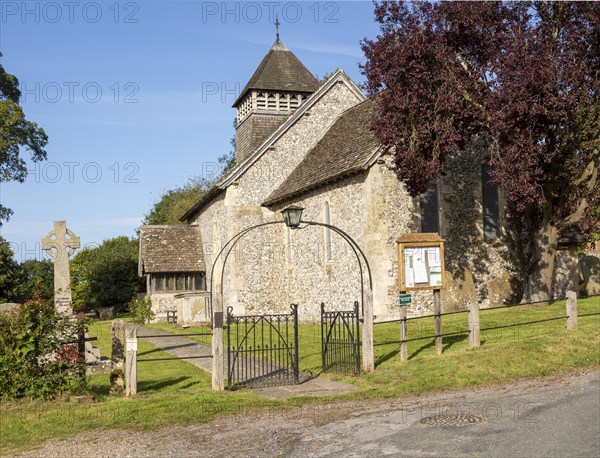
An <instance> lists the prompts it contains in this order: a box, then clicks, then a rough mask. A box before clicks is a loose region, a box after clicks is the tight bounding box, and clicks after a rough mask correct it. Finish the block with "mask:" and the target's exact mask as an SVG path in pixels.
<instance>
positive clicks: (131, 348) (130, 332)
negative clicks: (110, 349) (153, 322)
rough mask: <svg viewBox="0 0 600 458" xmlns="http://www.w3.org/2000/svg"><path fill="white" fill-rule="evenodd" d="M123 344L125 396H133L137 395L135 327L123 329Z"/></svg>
mask: <svg viewBox="0 0 600 458" xmlns="http://www.w3.org/2000/svg"><path fill="white" fill-rule="evenodd" d="M125 342H126V345H127V347H126V348H127V352H126V354H125V365H126V371H125V395H126V396H135V395H136V394H137V326H136V325H128V326H126V327H125Z"/></svg>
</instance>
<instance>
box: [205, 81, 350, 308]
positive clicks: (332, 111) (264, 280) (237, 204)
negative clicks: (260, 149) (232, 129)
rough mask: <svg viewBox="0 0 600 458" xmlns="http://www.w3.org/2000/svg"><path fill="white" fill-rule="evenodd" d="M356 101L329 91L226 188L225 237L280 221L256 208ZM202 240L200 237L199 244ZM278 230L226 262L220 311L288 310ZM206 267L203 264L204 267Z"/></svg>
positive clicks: (263, 231) (257, 234) (266, 231)
mask: <svg viewBox="0 0 600 458" xmlns="http://www.w3.org/2000/svg"><path fill="white" fill-rule="evenodd" d="M359 101H360V100H359V98H358V97H357V96H356V95H355V94H354V93H353V92H352V91H351V90H350V88H349V87H348V86H347V85H346V84H345V83H343V82H340V83H337V84H335V85H334V86H332V87H331V88H330V90H328V91H327V92H326V93H325V94H323V95H322V97H321V98H320V99H319V100H317V101H316V102H315V104H314V105H313V106H312V107H311V108H310V110H309V111H308V112H307V113H304V114H303V115H302V116H301V117H300V118H299V119H298V120H297V121H296V122H295V123H294V124H293V125H292V126H290V128H289V129H288V130H287V131H286V133H285V135H283V136H282V137H281V138H280V139H278V140H277V141H276V142H275V143H274V144H273V145H272V147H271V148H270V149H269V150H267V151H266V152H265V154H264V155H263V156H262V157H260V158H259V159H258V160H257V161H256V162H255V163H254V164H253V165H252V167H250V168H249V169H248V170H247V171H246V172H245V173H244V174H243V175H241V176H240V178H239V179H238V180H237V181H236V182H234V183H232V184H231V185H230V186H229V187H228V188H227V193H226V198H225V207H226V218H227V221H228V224H227V228H226V230H227V237H225V238H226V239H229V238H230V237H232V236H234V235H235V234H236V233H238V232H239V231H240V230H242V229H244V228H248V227H250V226H253V225H256V224H260V223H264V222H269V221H282V220H283V219H282V216H281V214H280V213H279V212H273V211H271V210H269V209H267V208H264V207H262V206H261V204H262V203H263V202H264V201H265V200H266V199H267V198H268V197H269V195H270V194H271V193H272V192H273V191H274V190H275V189H277V187H279V185H280V184H281V183H282V182H283V181H284V180H285V179H286V178H287V177H288V176H289V174H290V173H291V172H292V170H294V169H295V168H296V167H297V166H298V164H299V163H300V162H301V161H302V159H304V157H305V156H306V154H307V153H308V152H309V151H310V150H311V149H312V148H313V147H314V145H315V144H316V143H317V141H318V140H319V139H320V138H321V137H322V136H323V135H324V133H325V132H326V131H327V129H328V128H329V127H330V126H331V125H332V124H333V122H334V121H335V120H336V119H337V117H338V116H339V115H340V114H341V113H342V112H344V111H345V110H347V109H348V108H350V107H352V106H354V105H355V104H356V103H358V102H359ZM198 222H199V224H201V227H202V225H203V223H201V222H200V220H198ZM204 237H205V235H204V232H203V238H204ZM286 237H287V235H286V232H285V227H284V225H283V224H278V225H275V226H269V227H264V228H259V229H256V230H253V231H252V232H250V233H248V235H246V236H245V237H244V238H243V239H242V240H241V241H240V243H239V244H237V245H236V247H235V250H234V251H233V252H232V254H231V255H230V257H229V259H228V260H227V266H226V274H225V278H224V284H223V289H224V292H225V294H224V306H225V307H228V306H232V307H233V308H234V312H235V313H255V312H264V311H269V310H277V311H283V310H286V311H287V310H288V309H289V305H290V303H291V302H293V300H292V298H291V297H288V298H287V299H285V298H283V297H282V290H285V288H286V285H285V283H282V277H281V275H280V269H283V268H284V259H283V258H286V259H287V257H286V256H285V253H286V249H287V244H286ZM207 265H208V264H207Z"/></svg>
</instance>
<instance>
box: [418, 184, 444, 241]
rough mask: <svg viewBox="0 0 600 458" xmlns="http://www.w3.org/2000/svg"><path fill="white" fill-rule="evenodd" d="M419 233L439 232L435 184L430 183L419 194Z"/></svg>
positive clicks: (436, 188)
mask: <svg viewBox="0 0 600 458" xmlns="http://www.w3.org/2000/svg"><path fill="white" fill-rule="evenodd" d="M420 202H421V232H437V233H439V232H440V214H439V206H438V187H437V183H431V184H430V185H429V186H428V187H427V190H426V191H425V192H424V193H423V194H421V197H420Z"/></svg>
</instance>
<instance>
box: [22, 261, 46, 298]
mask: <svg viewBox="0 0 600 458" xmlns="http://www.w3.org/2000/svg"><path fill="white" fill-rule="evenodd" d="M16 297H17V301H18V302H20V303H24V302H28V301H44V302H50V301H52V300H53V298H54V264H53V263H52V261H49V260H41V261H39V260H37V259H27V260H26V261H23V262H22V263H21V265H20V266H19V284H18V286H17V288H16Z"/></svg>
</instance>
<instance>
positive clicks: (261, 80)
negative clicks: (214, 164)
mask: <svg viewBox="0 0 600 458" xmlns="http://www.w3.org/2000/svg"><path fill="white" fill-rule="evenodd" d="M275 27H276V39H275V42H274V43H273V46H271V49H269V52H268V53H267V55H266V56H265V57H264V58H263V60H262V62H261V63H260V65H259V66H258V68H257V69H256V71H255V72H254V74H253V75H252V77H251V78H250V80H249V81H248V83H247V84H246V86H245V87H244V89H243V90H242V92H241V93H240V96H239V97H238V98H237V100H236V101H235V103H234V104H233V107H234V108H237V131H236V162H237V163H238V164H240V163H241V162H242V161H244V160H245V159H246V158H248V157H249V156H250V155H251V154H252V153H253V152H254V150H256V148H258V147H259V146H260V145H261V144H262V143H263V142H264V141H265V140H266V139H267V137H268V136H269V135H271V134H272V133H273V132H274V131H275V129H277V127H279V126H280V125H281V123H282V122H283V121H284V120H285V118H287V117H288V116H289V115H290V114H291V113H293V112H294V111H295V110H296V109H297V108H298V107H299V106H300V105H302V103H303V102H304V101H305V100H306V99H307V98H308V97H309V96H310V95H311V94H312V93H313V92H315V91H316V90H317V88H318V87H319V82H318V81H317V79H316V78H315V77H314V76H313V74H312V73H310V72H309V71H308V69H307V68H306V67H305V66H304V64H303V63H302V62H300V60H299V59H298V58H297V57H296V56H295V55H294V53H293V52H292V51H290V50H289V49H288V48H287V47H286V46H285V45H284V44H283V43H282V42H281V40H280V38H279V20H278V19H277V18H276V21H275Z"/></svg>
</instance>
